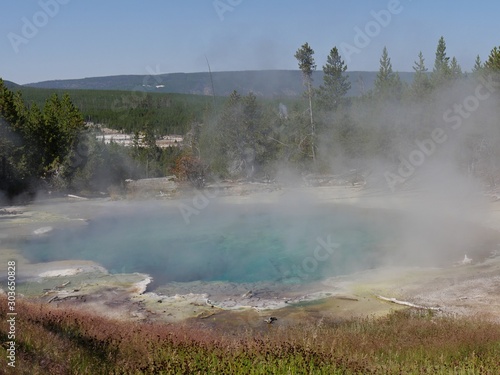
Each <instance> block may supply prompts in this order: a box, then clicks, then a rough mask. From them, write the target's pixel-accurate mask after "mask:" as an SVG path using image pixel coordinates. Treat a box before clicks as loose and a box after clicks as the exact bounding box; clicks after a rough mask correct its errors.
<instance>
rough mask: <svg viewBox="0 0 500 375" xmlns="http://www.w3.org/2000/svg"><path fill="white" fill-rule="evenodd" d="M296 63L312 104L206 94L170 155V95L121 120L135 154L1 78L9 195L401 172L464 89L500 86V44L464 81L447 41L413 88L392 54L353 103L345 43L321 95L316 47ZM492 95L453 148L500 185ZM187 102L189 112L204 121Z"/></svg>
mask: <svg viewBox="0 0 500 375" xmlns="http://www.w3.org/2000/svg"><path fill="white" fill-rule="evenodd" d="M294 56H295V58H296V59H297V62H298V66H299V69H300V70H301V71H302V77H303V84H304V99H303V100H285V99H283V100H282V102H279V101H277V100H270V99H262V98H258V97H257V96H256V95H255V94H253V93H249V94H247V95H242V94H240V93H238V92H237V91H234V92H233V93H232V94H231V95H230V96H229V97H228V98H226V99H225V102H224V103H222V104H221V100H220V98H214V100H213V101H211V100H208V101H207V100H206V98H205V99H204V103H205V105H204V108H203V111H201V112H197V113H198V115H196V116H195V117H191V118H189V119H183V120H182V121H183V123H184V124H186V123H187V124H188V125H185V126H184V136H185V141H184V142H183V145H182V147H179V148H169V149H160V148H158V147H157V146H156V140H157V138H158V137H159V135H161V134H162V133H164V132H165V131H166V129H168V126H169V125H168V124H167V123H166V122H167V120H164V121H157V120H154V119H157V118H158V117H157V116H156V115H157V111H158V110H159V108H161V107H162V105H161V103H159V102H158V100H163V99H161V98H159V97H156V96H151V95H145V96H144V97H142V98H140V100H139V99H138V100H136V102H134V105H133V106H130V107H125V109H124V110H123V111H122V112H121V113H120V116H122V117H123V118H126V119H127V124H133V125H130V127H126V129H124V130H127V131H131V132H133V133H135V142H134V144H133V146H132V147H127V148H126V147H123V146H120V145H117V144H114V143H111V144H104V143H103V142H99V141H97V140H96V137H95V131H96V129H93V128H92V127H89V126H88V125H85V122H84V119H83V116H82V114H81V112H80V110H79V109H78V108H77V106H76V105H75V104H74V103H73V101H72V99H71V98H70V97H69V95H67V94H63V95H62V96H61V95H58V94H54V95H52V96H51V97H50V98H49V99H47V100H46V101H45V103H44V104H43V106H40V105H38V104H37V103H35V102H29V104H26V101H25V100H24V99H23V97H22V94H21V93H20V92H17V93H14V92H12V91H10V90H9V89H7V88H6V87H5V85H4V84H3V81H1V80H0V161H1V165H0V178H1V180H0V190H2V191H4V192H6V193H7V195H8V196H14V195H16V194H18V193H20V192H23V191H34V190H36V189H40V188H44V189H59V190H73V191H88V192H92V191H105V190H106V189H107V188H108V187H109V186H121V185H122V184H123V181H124V180H125V179H126V178H142V177H159V176H165V175H168V174H171V173H175V174H176V175H177V176H178V177H179V178H180V179H181V180H186V181H189V182H191V183H192V184H194V185H195V186H196V187H202V186H203V185H204V184H205V183H206V181H208V180H209V179H210V178H211V177H212V178H218V179H220V178H230V179H245V180H262V179H264V180H272V179H274V178H275V177H277V176H278V177H279V175H280V174H281V173H283V171H284V170H290V169H291V170H294V171H296V172H298V173H334V172H337V171H340V170H343V169H350V168H362V167H363V166H367V165H369V164H370V163H373V161H374V160H378V161H381V162H384V163H387V164H388V165H395V166H397V165H398V164H399V163H401V162H402V159H404V157H405V155H408V154H409V153H411V151H412V149H414V148H415V141H417V144H419V143H418V140H419V139H425V138H426V137H430V136H431V134H432V132H433V131H434V130H435V128H436V127H437V126H438V125H439V121H441V122H442V121H443V112H445V111H444V110H446V109H447V108H452V109H453V110H455V109H456V108H457V107H456V105H458V104H457V103H460V100H463V97H464V96H463V94H464V93H465V94H467V93H470V92H472V93H473V92H474V85H477V83H474V82H477V80H478V79H479V78H480V77H486V76H491V75H493V76H494V77H495V78H494V81H495V82H497V81H498V78H497V76H496V74H497V73H498V72H499V71H500V49H499V48H498V47H495V48H493V49H492V51H491V53H490V55H489V56H488V58H487V59H486V61H485V62H484V63H483V62H481V60H480V58H479V56H478V57H477V58H476V63H475V66H474V69H473V71H472V72H470V73H464V72H463V71H462V69H461V67H460V64H459V63H458V61H457V59H456V58H455V57H449V56H448V54H447V50H446V43H445V40H444V38H443V37H441V38H440V39H439V41H438V44H437V48H436V54H435V59H434V65H433V68H432V70H431V71H429V69H428V68H427V66H426V62H425V58H424V56H423V54H422V53H421V52H420V53H419V54H418V56H417V59H416V61H415V64H414V66H413V70H414V72H415V74H414V78H413V82H412V83H411V84H406V83H404V82H402V81H401V79H400V78H399V75H398V73H397V72H395V71H394V70H393V67H392V62H391V58H390V57H389V52H388V50H387V48H384V49H383V51H382V54H381V57H380V66H379V70H378V73H377V76H376V80H375V83H374V88H373V89H372V90H370V91H368V92H365V93H364V94H363V95H362V96H360V97H348V96H347V93H348V91H349V89H350V81H349V77H348V72H347V70H348V67H347V65H346V64H345V62H344V61H343V60H342V57H341V56H340V54H339V50H338V49H337V48H336V47H333V48H332V49H331V50H330V53H329V55H328V56H327V59H326V62H325V64H324V65H323V66H322V70H323V82H322V83H321V85H319V87H318V88H315V87H314V86H313V84H312V73H313V72H314V71H315V70H316V68H317V66H316V62H315V59H314V50H313V49H312V47H311V46H310V45H309V44H308V43H305V44H304V45H302V46H301V47H300V48H299V49H298V50H297V51H296V53H295V55H294ZM492 98H493V99H492V101H489V102H488V103H489V104H488V106H486V105H485V106H484V108H485V110H483V111H476V112H477V113H474V114H472V113H468V114H465V115H463V114H462V116H463V117H464V121H467V120H468V118H469V117H471V118H472V117H474V116H475V117H474V118H475V120H474V121H475V122H474V125H475V126H474V127H472V128H471V129H469V130H467V131H466V132H463V136H460V137H458V138H459V139H458V141H456V142H455V141H454V143H453V144H454V145H455V144H456V145H457V147H456V148H454V149H453V150H452V151H450V153H453V157H454V158H455V160H456V162H457V165H458V166H459V168H462V169H464V170H466V171H467V173H471V174H476V175H480V177H486V178H487V179H488V180H489V182H490V184H492V185H494V184H495V183H496V176H497V175H498V172H499V171H500V162H499V161H500V155H498V153H499V152H498V151H497V150H496V147H495V145H496V142H497V141H498V140H500V126H499V125H498V119H499V118H500V117H499V116H500V114H499V113H498V111H497V109H496V108H497V107H498V105H497V104H498V95H497V94H496V93H495V94H493V95H492ZM215 99H217V100H215ZM186 106H187V107H186V108H185V109H184V110H183V111H181V112H182V113H184V114H188V113H193V112H192V111H193V109H192V108H190V107H189V104H186ZM486 109H487V110H486ZM198 110H199V107H198ZM198 110H197V111H198ZM457 110H458V109H457ZM445 113H446V112H445ZM459 114H460V112H459ZM472 115H473V116H472ZM180 116H181V117H182V116H184V115H182V114H181V115H180ZM188 117H189V115H188ZM449 118H451V117H449ZM451 144H452V142H449V145H451ZM447 147H448V146H447Z"/></svg>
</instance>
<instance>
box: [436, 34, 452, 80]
mask: <svg viewBox="0 0 500 375" xmlns="http://www.w3.org/2000/svg"><path fill="white" fill-rule="evenodd" d="M449 60H450V58H449V57H448V56H446V42H445V41H444V37H441V38H439V41H438V45H437V48H436V59H435V60H434V70H433V71H432V75H431V79H432V83H433V85H434V86H435V87H436V86H440V85H442V84H443V83H445V82H447V81H448V80H449V79H450V76H451V70H450V63H449Z"/></svg>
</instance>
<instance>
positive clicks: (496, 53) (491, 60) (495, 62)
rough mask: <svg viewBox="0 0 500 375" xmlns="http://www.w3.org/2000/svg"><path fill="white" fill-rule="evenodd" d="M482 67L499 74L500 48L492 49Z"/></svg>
mask: <svg viewBox="0 0 500 375" xmlns="http://www.w3.org/2000/svg"><path fill="white" fill-rule="evenodd" d="M484 67H485V68H486V69H487V70H489V71H491V72H495V73H499V72H500V47H494V48H493V49H492V50H491V52H490V55H489V56H488V59H487V60H486V61H485V62H484Z"/></svg>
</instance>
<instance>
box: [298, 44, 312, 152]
mask: <svg viewBox="0 0 500 375" xmlns="http://www.w3.org/2000/svg"><path fill="white" fill-rule="evenodd" d="M295 58H296V59H297V61H298V63H299V69H300V70H301V71H302V77H303V80H304V86H305V87H306V95H307V98H308V99H309V121H310V124H311V154H312V159H313V161H316V151H315V138H316V130H315V125H314V118H313V110H312V97H313V88H312V82H313V78H312V74H313V72H314V71H315V70H316V63H315V62H314V50H313V49H312V48H311V47H310V46H309V44H308V43H305V44H303V45H302V47H300V48H299V49H298V50H297V52H296V53H295Z"/></svg>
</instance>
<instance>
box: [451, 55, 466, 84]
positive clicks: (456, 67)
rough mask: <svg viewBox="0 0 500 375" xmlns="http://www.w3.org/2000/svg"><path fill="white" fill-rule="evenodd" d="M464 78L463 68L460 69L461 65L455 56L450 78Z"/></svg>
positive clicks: (452, 60) (452, 61)
mask: <svg viewBox="0 0 500 375" xmlns="http://www.w3.org/2000/svg"><path fill="white" fill-rule="evenodd" d="M462 77H463V73H462V68H461V67H460V64H459V63H458V61H457V59H456V57H455V56H453V58H452V59H451V62H450V78H451V79H454V80H456V79H460V78H462Z"/></svg>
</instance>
